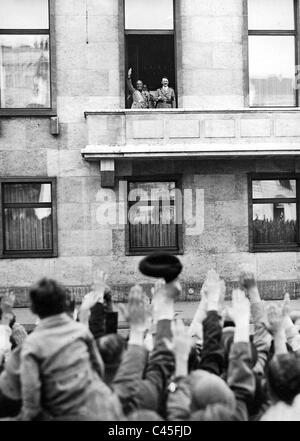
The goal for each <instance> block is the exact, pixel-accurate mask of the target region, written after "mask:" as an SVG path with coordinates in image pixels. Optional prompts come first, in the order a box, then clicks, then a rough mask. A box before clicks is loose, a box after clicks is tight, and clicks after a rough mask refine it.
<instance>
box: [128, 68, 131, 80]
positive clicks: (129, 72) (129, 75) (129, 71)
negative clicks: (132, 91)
mask: <svg viewBox="0 0 300 441" xmlns="http://www.w3.org/2000/svg"><path fill="white" fill-rule="evenodd" d="M131 74H132V68H131V67H130V68H129V70H128V78H130V77H131Z"/></svg>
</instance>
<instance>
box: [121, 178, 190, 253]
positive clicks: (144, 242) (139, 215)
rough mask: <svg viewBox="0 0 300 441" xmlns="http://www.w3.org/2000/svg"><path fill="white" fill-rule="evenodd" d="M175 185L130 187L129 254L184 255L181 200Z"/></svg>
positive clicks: (132, 184) (135, 184)
mask: <svg viewBox="0 0 300 441" xmlns="http://www.w3.org/2000/svg"><path fill="white" fill-rule="evenodd" d="M177 185H178V183H177V182H176V181H163V180H161V181H156V182H146V181H135V182H129V183H128V227H127V241H126V242H127V245H128V246H127V250H126V251H127V253H128V254H140V255H142V254H147V253H149V252H152V251H155V250H160V251H161V250H164V251H169V252H174V253H181V252H182V231H181V222H180V219H181V208H182V207H181V205H180V204H181V197H180V195H179V189H178V186H177Z"/></svg>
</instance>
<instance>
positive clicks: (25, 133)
mask: <svg viewBox="0 0 300 441" xmlns="http://www.w3.org/2000/svg"><path fill="white" fill-rule="evenodd" d="M118 8H119V1H118V0H88V1H86V0H59V1H56V2H55V28H56V29H55V43H56V61H57V83H56V86H57V103H58V112H57V113H58V117H59V121H60V134H59V135H58V136H52V135H50V131H49V127H50V121H49V119H48V118H38V117H26V118H24V117H22V118H21V117H20V118H12V117H2V118H1V120H0V177H11V176H27V177H29V176H32V177H37V176H44V177H45V176H51V177H52V176H55V177H57V208H58V255H59V257H58V258H53V259H48V258H44V259H2V260H1V261H0V289H1V292H0V295H1V293H3V292H4V291H5V290H6V289H8V288H12V289H14V290H15V291H16V293H17V295H18V302H19V303H18V304H19V306H21V305H23V304H24V302H25V303H26V295H27V290H28V287H29V286H30V285H31V284H32V283H33V282H34V281H36V280H37V279H38V278H40V277H41V276H43V275H47V276H50V277H54V278H56V279H58V280H59V281H61V282H63V283H64V284H65V285H67V286H69V287H71V288H72V289H74V290H76V292H77V295H78V297H80V296H82V295H83V294H84V293H85V292H86V290H87V289H89V286H90V284H91V281H92V280H93V274H94V272H95V270H96V269H98V268H100V267H101V268H102V269H103V270H105V271H107V272H108V273H109V282H110V283H111V284H112V285H113V286H114V289H115V291H116V293H117V296H118V299H119V300H120V299H122V298H124V297H122V296H123V294H124V293H127V292H128V287H129V286H130V285H131V284H132V283H136V282H140V281H141V282H143V283H146V284H147V283H148V282H149V281H148V280H146V279H144V278H141V277H140V275H139V274H138V272H137V265H138V262H139V260H140V257H137V256H135V257H133V256H130V257H129V256H125V231H124V228H123V227H118V228H111V227H106V228H104V227H103V225H99V224H98V222H97V220H96V212H97V209H98V208H99V206H101V202H100V200H99V194H100V193H101V180H100V172H99V163H98V162H95V163H88V162H85V161H83V160H82V157H81V154H80V150H81V149H82V148H84V147H85V146H86V145H87V144H88V137H89V131H88V127H87V121H86V119H85V118H84V111H88V110H90V111H91V110H96V111H98V110H103V109H118V108H120V107H121V108H122V107H123V105H124V96H122V94H120V87H121V84H122V81H123V76H124V73H123V72H122V70H121V71H120V59H122V54H121V52H120V51H121V45H120V44H119V43H120V38H119V37H120V35H119V34H120V27H119V20H120V17H119V9H118ZM180 10H181V18H180V19H181V21H182V42H178V46H180V45H181V57H182V60H181V62H182V67H181V72H179V76H178V86H179V92H180V96H179V104H180V105H181V106H184V107H193V108H198V109H202V108H205V109H218V110H220V109H223V108H229V107H230V108H231V109H234V108H237V107H243V105H244V94H243V81H242V79H243V47H242V39H243V20H244V18H243V10H242V1H241V0H226V1H223V2H221V1H220V0H206V1H202V0H201V1H200V0H182V1H181V8H180ZM179 49H180V47H179ZM179 61H180V60H179ZM131 118H133V116H132V117H131ZM226 118H227V117H225V119H226ZM216 119H221V120H222V117H221V116H220V115H218V116H216ZM251 123H252V121H251V122H250V127H249V122H247V125H244V126H243V128H242V130H243V131H244V132H243V133H245V136H249V135H248V134H249V133H250V134H251V132H252V129H251ZM172 124H173V126H172V133H173V135H174V138H170V139H173V141H170V142H174V143H175V142H177V143H179V142H181V141H182V136H181V131H182V130H183V129H184V130H186V127H189V134H191V133H193V137H195V138H197V137H198V136H200V137H202V136H203V133H204V132H203V130H202V129H201V127H200V130H199V126H197V125H196V126H195V124H194V123H193V122H190V123H187V126H186V124H185V122H184V121H183V122H181V128H180V126H179V125H178V123H177V122H174V121H173V123H172ZM244 124H245V123H244ZM291 124H292V127H291V126H290V125H291ZM195 127H196V128H195ZM101 129H104V131H105V130H106V127H104V128H103V127H101V128H100V132H101ZM109 129H110V133H113V134H114V137H115V139H116V140H118V137H119V136H120V132H117V131H115V125H114V122H112V123H111V126H109ZM255 129H256V130H257V129H258V127H257V126H256V123H255ZM205 130H208V132H206V133H208V135H209V134H212V133H213V134H214V136H215V135H217V137H218V138H219V142H222V138H220V136H224V131H225V132H226V130H230V127H229V128H228V127H227V126H226V127H225V128H224V126H222V125H221V126H218V127H217V133H216V128H215V127H212V126H209V127H208V128H206V129H205ZM259 131H260V132H259V133H260V135H258V138H257V141H259V140H261V138H262V137H264V136H265V134H266V133H269V132H268V131H269V121H268V122H267V123H266V122H264V121H262V122H261V123H260V126H259ZM291 131H292V132H293V133H294V134H295V135H294V136H295V138H294V140H295V142H297V141H298V140H297V136H300V132H299V125H298V121H297V122H296V123H295V122H290V121H287V120H285V119H283V120H282V121H281V122H280V124H279V126H278V127H277V128H276V135H277V137H281V136H282V137H284V136H286V135H289V134H290V133H291ZM100 132H99V133H100ZM199 134H200V135H199ZM105 136H106V134H105V133H104V134H103V138H101V133H100V134H99V137H100V138H99V139H100V141H101V142H102V143H105V142H106V141H105ZM150 136H151V131H150ZM273 136H274V137H275V135H274V134H273ZM178 139H179V140H178ZM227 139H228V138H227ZM282 139H284V138H282ZM109 141H111V139H109ZM185 141H186V140H185ZM136 142H137V143H138V142H140V141H139V140H136ZM149 142H152V143H157V142H158V141H157V140H156V139H153V138H152V141H149ZM295 168H296V165H295V162H294V160H293V159H282V158H281V159H279V160H271V159H268V158H266V159H260V160H237V159H235V160H233V159H232V160H227V161H224V160H215V161H213V160H211V161H208V160H203V161H200V160H185V161H183V160H181V161H175V160H159V161H150V162H149V161H147V160H145V161H141V160H139V161H138V160H137V161H125V160H124V161H117V162H116V174H117V176H119V177H122V176H125V177H126V176H135V175H148V176H149V178H151V175H153V174H166V173H167V174H168V175H170V174H172V173H176V174H178V173H179V174H182V175H183V186H184V187H186V188H188V187H190V186H192V185H194V186H197V187H200V188H203V189H204V201H205V229H204V232H203V233H202V235H199V236H185V237H184V254H183V256H181V259H182V261H183V263H184V272H183V274H182V280H183V283H184V287H185V291H184V299H188V300H189V299H192V298H194V297H193V296H194V295H196V294H197V292H198V290H199V287H200V284H201V281H202V280H203V277H204V275H205V273H206V271H207V270H208V269H210V268H215V269H216V270H217V271H219V272H220V273H221V275H222V276H223V277H225V278H226V280H227V281H229V282H231V283H233V282H234V281H235V280H236V277H237V265H238V264H239V263H241V262H249V263H251V264H253V265H254V267H255V268H256V271H257V275H258V278H259V280H260V281H262V282H263V281H265V280H272V281H283V282H280V283H281V285H280V286H284V285H282V283H283V284H284V283H291V285H290V286H291V287H292V288H291V289H292V290H293V292H294V293H295V295H296V294H297V293H298V290H299V280H300V278H299V271H298V269H299V254H298V253H272V254H268V253H261V254H250V253H249V252H248V223H247V216H248V215H247V173H248V172H249V171H255V170H256V171H278V172H284V171H295ZM282 289H283V288H282ZM191 290H192V291H191ZM280 290H281V288H279V290H277V291H278V292H279V294H280V295H281V291H280ZM265 292H267V288H265ZM272 292H273V294H272V295H273V296H274V295H275V293H274V290H273V291H272ZM195 293H196V294H195Z"/></svg>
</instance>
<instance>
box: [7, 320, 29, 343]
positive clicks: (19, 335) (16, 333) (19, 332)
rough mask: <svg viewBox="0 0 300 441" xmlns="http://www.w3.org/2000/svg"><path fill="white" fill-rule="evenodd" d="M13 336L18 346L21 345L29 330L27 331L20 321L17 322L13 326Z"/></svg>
mask: <svg viewBox="0 0 300 441" xmlns="http://www.w3.org/2000/svg"><path fill="white" fill-rule="evenodd" d="M11 336H12V338H13V339H14V341H15V343H16V345H17V346H20V345H21V344H22V343H23V341H24V340H25V339H26V337H27V332H26V331H25V328H24V326H22V325H20V324H19V323H15V324H14V326H13V328H12V334H11Z"/></svg>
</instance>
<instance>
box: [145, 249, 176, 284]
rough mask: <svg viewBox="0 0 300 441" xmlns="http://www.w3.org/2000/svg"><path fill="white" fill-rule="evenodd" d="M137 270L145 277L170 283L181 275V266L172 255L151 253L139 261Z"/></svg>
mask: <svg viewBox="0 0 300 441" xmlns="http://www.w3.org/2000/svg"><path fill="white" fill-rule="evenodd" d="M139 270H140V272H141V273H142V274H144V275H145V276H150V277H156V278H163V279H165V281H166V283H170V282H172V281H173V280H175V279H176V278H177V277H178V275H179V274H180V273H181V271H182V264H181V262H180V260H179V259H178V258H177V257H176V256H174V255H173V254H169V253H151V254H149V255H148V256H146V257H144V259H142V260H141V262H140V264H139Z"/></svg>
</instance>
